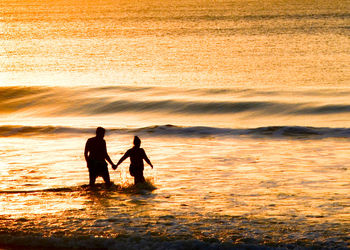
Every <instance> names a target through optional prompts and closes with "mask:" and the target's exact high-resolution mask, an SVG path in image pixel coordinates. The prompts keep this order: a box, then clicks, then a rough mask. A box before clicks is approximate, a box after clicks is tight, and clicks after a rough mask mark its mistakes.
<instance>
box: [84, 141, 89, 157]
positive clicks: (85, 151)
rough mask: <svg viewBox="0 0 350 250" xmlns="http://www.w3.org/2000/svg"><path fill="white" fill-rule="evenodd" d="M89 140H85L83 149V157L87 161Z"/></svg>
mask: <svg viewBox="0 0 350 250" xmlns="http://www.w3.org/2000/svg"><path fill="white" fill-rule="evenodd" d="M89 144H90V143H89V140H87V142H86V144H85V150H84V157H85V161H86V162H88V158H89V151H90V146H89Z"/></svg>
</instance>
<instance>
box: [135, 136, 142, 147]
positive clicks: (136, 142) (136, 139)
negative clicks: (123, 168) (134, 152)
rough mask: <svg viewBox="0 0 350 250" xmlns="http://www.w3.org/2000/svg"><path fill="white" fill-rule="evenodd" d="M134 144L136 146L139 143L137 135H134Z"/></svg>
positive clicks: (138, 145)
mask: <svg viewBox="0 0 350 250" xmlns="http://www.w3.org/2000/svg"><path fill="white" fill-rule="evenodd" d="M134 145H135V146H136V147H140V145H141V140H140V138H139V137H138V136H136V135H135V136H134Z"/></svg>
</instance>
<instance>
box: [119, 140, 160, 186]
mask: <svg viewBox="0 0 350 250" xmlns="http://www.w3.org/2000/svg"><path fill="white" fill-rule="evenodd" d="M140 146H141V140H140V138H139V137H137V136H135V137H134V147H132V148H131V149H129V150H128V151H126V153H125V154H124V155H123V157H122V158H120V160H119V162H118V164H117V165H115V166H113V169H116V168H117V167H118V166H119V164H121V163H122V162H123V161H124V160H125V159H126V158H128V157H130V168H129V171H130V175H131V176H133V177H134V182H135V184H137V183H143V182H145V177H143V169H144V165H143V160H145V161H146V162H147V163H148V164H149V165H150V166H151V168H153V165H152V163H151V161H150V160H149V159H148V157H147V155H146V152H145V150H143V148H140Z"/></svg>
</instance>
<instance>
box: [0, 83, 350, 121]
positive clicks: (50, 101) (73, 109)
mask: <svg viewBox="0 0 350 250" xmlns="http://www.w3.org/2000/svg"><path fill="white" fill-rule="evenodd" d="M325 92H326V94H329V95H331V96H342V97H343V98H346V97H350V92H337V91H334V90H333V91H332V90H327V91H325V90H324V91H322V92H316V93H310V92H308V91H303V92H295V93H287V92H281V91H271V90H269V91H255V90H250V89H215V88H214V89H187V90H182V89H171V90H169V89H167V88H158V87H130V86H116V87H113V86H112V87H102V88H60V87H56V88H54V87H0V115H1V114H4V115H8V114H20V113H26V114H30V115H35V116H40V117H42V116H57V117H62V116H63V117H64V116H77V115H82V116H95V115H113V114H117V113H121V112H132V113H144V112H152V113H154V112H157V113H160V114H183V115H192V114H195V115H215V114H224V115H234V114H254V116H257V115H258V116H266V115H273V116H276V115H286V116H300V115H329V114H347V113H350V103H328V102H318V103H315V102H294V101H292V102H291V101H290V100H289V101H286V100H288V98H287V99H285V98H284V96H289V99H290V96H293V94H294V95H299V96H303V95H304V96H308V95H314V97H317V96H318V95H319V96H324V95H325ZM257 96H260V97H264V98H254V97H257ZM276 97H279V98H277V99H276ZM252 98H253V99H252ZM306 99H307V98H306Z"/></svg>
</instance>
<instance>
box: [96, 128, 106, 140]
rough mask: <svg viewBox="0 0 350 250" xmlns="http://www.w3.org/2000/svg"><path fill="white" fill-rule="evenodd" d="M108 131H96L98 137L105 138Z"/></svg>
mask: <svg viewBox="0 0 350 250" xmlns="http://www.w3.org/2000/svg"><path fill="white" fill-rule="evenodd" d="M105 132H106V130H105V129H104V128H102V127H98V128H97V129H96V137H99V138H103V137H104V136H105Z"/></svg>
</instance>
